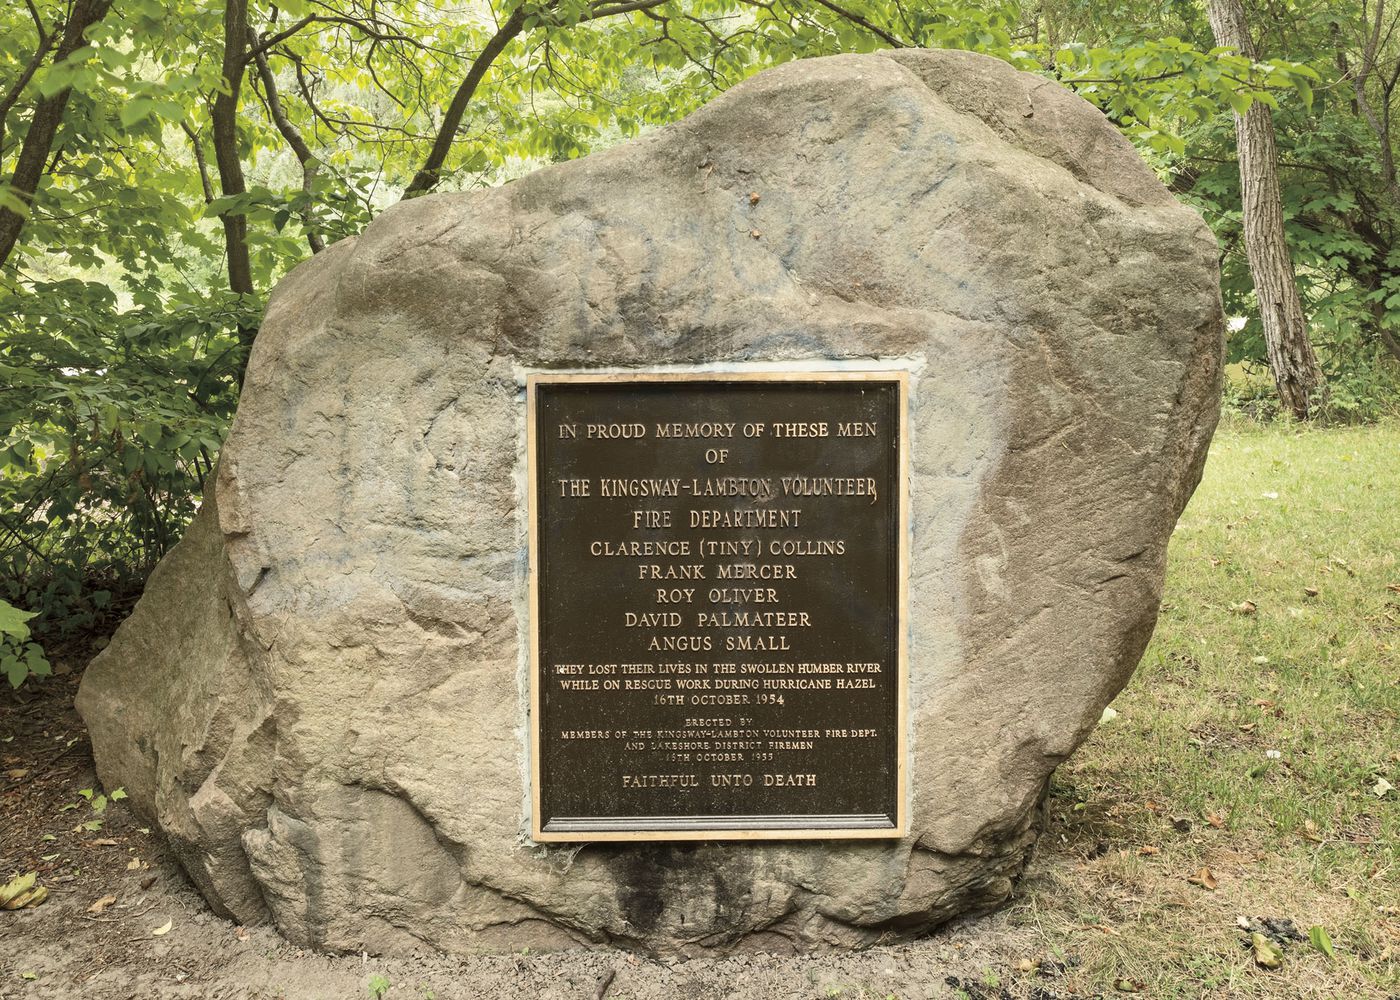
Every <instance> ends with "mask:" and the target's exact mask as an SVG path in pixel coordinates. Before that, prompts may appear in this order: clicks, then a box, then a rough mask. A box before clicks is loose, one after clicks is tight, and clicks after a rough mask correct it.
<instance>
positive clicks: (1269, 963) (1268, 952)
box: [1249, 931, 1283, 969]
mask: <svg viewBox="0 0 1400 1000" xmlns="http://www.w3.org/2000/svg"><path fill="white" fill-rule="evenodd" d="M1249 944H1250V947H1251V948H1253V949H1254V961H1255V962H1256V963H1257V964H1258V965H1261V966H1263V967H1264V968H1266V969H1277V968H1278V967H1279V966H1281V965H1282V964H1283V952H1282V951H1281V950H1280V949H1279V946H1278V945H1276V944H1274V943H1273V942H1272V941H1270V940H1269V939H1268V938H1267V937H1265V936H1264V935H1263V934H1260V933H1259V932H1258V931H1255V932H1254V933H1253V934H1251V935H1249Z"/></svg>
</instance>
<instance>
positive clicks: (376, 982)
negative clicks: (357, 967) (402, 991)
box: [365, 972, 390, 1000]
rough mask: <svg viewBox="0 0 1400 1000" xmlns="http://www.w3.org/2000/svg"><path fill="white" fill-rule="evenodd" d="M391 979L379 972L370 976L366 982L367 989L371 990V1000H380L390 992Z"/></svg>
mask: <svg viewBox="0 0 1400 1000" xmlns="http://www.w3.org/2000/svg"><path fill="white" fill-rule="evenodd" d="M389 985H390V984H389V980H388V979H386V978H384V977H383V976H382V975H380V974H379V973H377V972H376V973H375V974H374V975H372V976H370V977H369V982H368V983H366V984H365V989H366V990H368V991H369V995H370V1000H380V998H381V997H383V996H384V995H385V994H386V993H388V992H389Z"/></svg>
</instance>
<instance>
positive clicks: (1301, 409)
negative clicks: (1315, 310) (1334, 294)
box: [1208, 0, 1326, 420]
mask: <svg viewBox="0 0 1400 1000" xmlns="http://www.w3.org/2000/svg"><path fill="white" fill-rule="evenodd" d="M1208 8H1209V14H1210V26H1211V30H1212V31H1213V32H1214V33H1215V43H1216V44H1217V45H1221V46H1228V47H1230V48H1233V49H1235V50H1237V51H1238V52H1239V53H1240V54H1241V55H1244V56H1247V57H1248V58H1250V59H1255V58H1257V56H1256V55H1255V52H1254V43H1253V42H1252V41H1250V38H1249V30H1248V25H1247V23H1246V22H1245V16H1244V6H1243V5H1242V3H1241V0H1208ZM1235 135H1236V146H1237V148H1238V154H1239V161H1240V193H1241V197H1242V201H1243V210H1244V245H1245V251H1246V252H1247V254H1248V256H1249V270H1250V274H1251V276H1252V277H1253V278H1254V297H1255V298H1256V299H1257V300H1258V301H1259V318H1260V320H1261V322H1262V323H1263V326H1264V342H1265V344H1266V345H1267V347H1268V352H1269V369H1270V370H1271V371H1272V372H1273V376H1274V384H1275V385H1277V386H1278V395H1279V400H1280V401H1281V402H1282V403H1283V405H1284V407H1285V408H1287V410H1288V411H1289V412H1290V413H1292V414H1293V416H1295V417H1297V418H1298V419H1300V420H1306V419H1307V418H1308V416H1309V415H1310V414H1311V413H1312V412H1313V409H1314V408H1315V406H1316V404H1317V403H1319V402H1321V400H1322V396H1323V394H1324V392H1325V389H1326V387H1325V382H1324V379H1323V375H1322V369H1321V368H1319V367H1318V364H1317V357H1316V355H1314V354H1313V349H1312V344H1311V343H1310V342H1309V341H1308V324H1307V320H1306V319H1305V318H1304V316H1303V304H1302V301H1301V300H1300V299H1299V298H1298V282H1297V278H1296V276H1295V274H1294V271H1293V258H1292V257H1291V256H1290V255H1289V252H1288V243H1287V241H1286V240H1285V238H1284V232H1283V202H1282V199H1281V198H1280V196H1279V186H1278V145H1277V143H1276V142H1275V140H1274V118H1273V113H1272V112H1271V111H1270V110H1269V106H1268V105H1267V104H1264V103H1262V102H1260V101H1255V102H1254V103H1252V104H1251V105H1250V106H1249V110H1248V111H1246V112H1245V113H1244V114H1243V115H1241V114H1238V113H1236V115H1235Z"/></svg>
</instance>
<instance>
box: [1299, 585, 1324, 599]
mask: <svg viewBox="0 0 1400 1000" xmlns="http://www.w3.org/2000/svg"><path fill="white" fill-rule="evenodd" d="M1303 593H1305V594H1307V595H1308V596H1309V597H1316V596H1317V595H1318V594H1320V593H1322V591H1320V590H1318V589H1317V588H1316V587H1304V588H1303Z"/></svg>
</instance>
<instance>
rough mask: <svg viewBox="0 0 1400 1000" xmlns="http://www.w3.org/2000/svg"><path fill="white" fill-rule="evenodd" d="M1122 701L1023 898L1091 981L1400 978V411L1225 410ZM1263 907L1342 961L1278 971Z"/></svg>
mask: <svg viewBox="0 0 1400 1000" xmlns="http://www.w3.org/2000/svg"><path fill="white" fill-rule="evenodd" d="M1313 591H1315V594H1314V593H1312V592H1313ZM1114 708H1115V710H1116V711H1117V712H1118V716H1117V718H1116V719H1113V720H1112V721H1111V722H1108V723H1106V724H1105V725H1103V726H1101V727H1100V728H1099V730H1098V731H1097V732H1096V733H1095V734H1094V735H1093V736H1092V737H1091V739H1090V740H1089V742H1088V743H1087V744H1086V745H1085V746H1084V747H1083V748H1082V749H1081V750H1080V752H1079V753H1078V754H1076V756H1075V757H1073V758H1072V759H1071V761H1070V762H1069V763H1068V764H1067V765H1066V766H1065V767H1063V768H1062V769H1061V771H1060V773H1059V774H1058V775H1057V777H1056V779H1055V783H1054V786H1053V788H1052V793H1051V799H1050V804H1049V809H1050V817H1049V818H1050V827H1049V835H1048V838H1047V840H1048V841H1049V844H1048V845H1047V846H1048V847H1049V852H1048V856H1047V857H1045V858H1044V859H1043V861H1042V862H1041V863H1040V864H1038V865H1037V866H1036V867H1035V869H1034V871H1035V872H1036V874H1035V875H1034V876H1033V877H1032V878H1031V879H1029V880H1028V883H1027V887H1026V893H1025V896H1024V897H1023V899H1022V902H1021V903H1020V904H1019V906H1018V908H1017V910H1016V911H1015V914H1014V918H1013V919H1014V920H1015V921H1016V922H1017V923H1020V924H1023V925H1029V926H1032V927H1035V928H1037V929H1038V930H1039V931H1040V932H1041V933H1042V934H1043V936H1044V938H1045V944H1046V948H1047V950H1048V949H1050V948H1052V947H1058V948H1061V949H1064V950H1066V951H1073V952H1075V953H1077V954H1079V955H1081V957H1082V959H1083V965H1081V966H1080V967H1079V969H1078V970H1077V971H1076V972H1075V974H1074V978H1075V979H1077V980H1078V983H1079V986H1080V987H1081V988H1082V989H1084V991H1085V992H1089V993H1093V992H1097V991H1100V990H1102V991H1104V992H1105V993H1112V992H1113V989H1114V988H1113V984H1114V982H1115V981H1116V980H1119V979H1122V978H1126V979H1128V980H1131V981H1136V982H1138V983H1141V984H1142V985H1143V987H1144V992H1145V993H1146V995H1149V996H1152V997H1159V998H1165V997H1200V996H1203V995H1210V996H1215V995H1221V996H1249V997H1252V996H1260V997H1352V996H1377V997H1384V996H1387V995H1389V994H1390V993H1392V992H1395V991H1400V863H1398V862H1400V798H1398V797H1400V787H1397V790H1395V791H1390V792H1387V793H1386V794H1385V795H1384V796H1383V797H1378V796H1376V795H1375V794H1374V793H1373V789H1374V788H1375V787H1376V784H1377V781H1378V780H1379V779H1382V778H1384V779H1386V780H1387V781H1389V782H1390V783H1391V784H1392V785H1395V786H1400V426H1397V425H1395V424H1387V425H1382V426H1378V427H1367V428H1349V429H1339V430H1318V431H1312V430H1309V431H1298V430H1296V429H1293V428H1289V427H1265V428H1261V427H1258V426H1254V425H1248V424H1233V425H1230V426H1226V427H1223V428H1222V430H1221V431H1220V433H1219V434H1218V435H1217V436H1216V440H1215V444H1214V446H1213V448H1212V451H1211V456H1210V461H1209V464H1208V465H1207V467H1206V473H1205V479H1204V481H1203V482H1202V484H1201V486H1200V488H1199V489H1198V491H1197V493H1196V496H1195V498H1194V499H1193V500H1192V502H1191V505H1190V507H1188V509H1187V510H1186V513H1185V514H1184V516H1183V517H1182V520H1181V523H1180V525H1179V527H1178V528H1177V532H1176V535H1175V537H1174V538H1173V541H1172V547H1171V553H1170V564H1169V569H1168V574H1167V587H1166V596H1165V598H1164V607H1163V611H1162V616H1161V619H1160V621H1159V623H1158V627H1157V633H1156V636H1155V637H1154V639H1153V641H1152V644H1151V646H1150V647H1149V649H1148V651H1147V654H1146V656H1145V657H1144V658H1143V662H1142V665H1141V667H1140V668H1139V671H1138V673H1137V675H1136V676H1135V677H1134V679H1133V681H1132V683H1131V684H1130V685H1129V687H1128V688H1127V690H1125V691H1124V692H1123V693H1122V695H1120V696H1119V698H1118V699H1117V701H1116V702H1115V703H1114ZM1271 751H1272V752H1273V753H1271ZM1125 845H1128V846H1125ZM1203 867H1204V868H1208V869H1209V875H1210V878H1213V879H1214V880H1215V881H1216V887H1215V889H1213V890H1212V889H1209V888H1206V887H1205V886H1203V885H1200V884H1198V883H1193V882H1190V881H1188V879H1189V878H1192V877H1199V875H1200V869H1201V868H1203ZM1239 915H1244V916H1249V917H1255V916H1268V917H1288V918H1291V919H1293V920H1294V921H1295V922H1296V923H1297V925H1298V927H1299V929H1300V930H1301V931H1302V933H1303V934H1305V935H1306V934H1307V932H1308V929H1309V927H1310V926H1312V925H1321V926H1323V927H1325V928H1326V930H1327V932H1328V934H1330V936H1331V938H1332V940H1333V942H1334V943H1335V946H1336V955H1335V958H1333V959H1328V958H1327V957H1325V956H1324V955H1322V954H1321V953H1320V952H1318V951H1316V950H1314V949H1313V948H1312V947H1311V946H1310V945H1309V944H1308V943H1306V942H1303V943H1297V944H1292V945H1290V946H1289V947H1288V948H1287V950H1286V958H1285V962H1284V967H1283V969H1282V970H1280V971H1277V972H1271V971H1266V970H1264V969H1261V968H1257V967H1256V966H1255V965H1254V963H1253V961H1252V959H1251V957H1250V955H1249V952H1248V951H1247V950H1245V949H1244V948H1242V947H1241V945H1240V943H1239V940H1240V935H1239V932H1238V930H1237V928H1236V926H1235V919H1236V917H1237V916H1239ZM1086 928H1087V929H1086Z"/></svg>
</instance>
